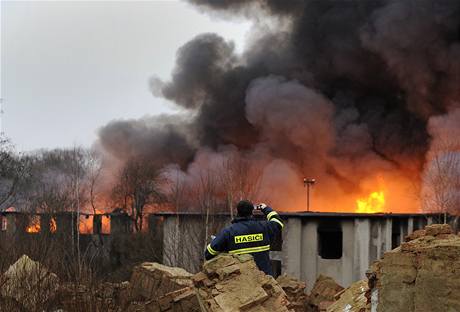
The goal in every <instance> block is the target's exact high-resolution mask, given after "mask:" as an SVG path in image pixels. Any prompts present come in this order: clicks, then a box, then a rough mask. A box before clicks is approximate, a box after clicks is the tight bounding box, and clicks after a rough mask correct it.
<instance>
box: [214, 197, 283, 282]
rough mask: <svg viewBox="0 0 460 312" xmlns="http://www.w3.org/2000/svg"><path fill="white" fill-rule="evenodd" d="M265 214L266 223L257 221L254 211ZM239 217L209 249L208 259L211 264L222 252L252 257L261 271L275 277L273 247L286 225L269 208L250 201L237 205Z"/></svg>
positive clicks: (216, 238) (220, 234) (219, 235)
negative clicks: (272, 258) (270, 254)
mask: <svg viewBox="0 0 460 312" xmlns="http://www.w3.org/2000/svg"><path fill="white" fill-rule="evenodd" d="M254 209H257V210H260V211H262V213H263V214H264V215H265V217H266V220H263V221H259V220H257V219H255V218H254V216H253V210H254ZM237 211H238V215H237V217H236V218H235V219H234V220H232V224H231V225H229V226H228V227H226V228H225V229H223V230H222V231H221V232H220V233H219V234H218V235H217V236H216V237H215V238H214V239H213V240H212V241H211V243H210V244H209V245H208V247H207V248H206V251H205V258H206V260H209V259H211V258H213V257H214V256H216V255H217V254H219V253H221V252H226V253H230V254H236V255H241V254H251V255H252V256H253V257H254V261H255V262H256V264H257V267H258V268H259V269H260V270H261V271H263V272H265V273H266V274H268V275H273V272H272V266H271V263H270V256H269V252H270V244H271V243H272V242H273V240H274V239H275V237H277V236H278V235H279V234H280V233H281V230H282V228H283V226H284V225H283V221H282V220H281V218H280V216H279V215H278V213H277V212H276V211H274V210H273V209H272V208H270V207H268V206H267V205H265V204H259V205H257V206H256V207H254V205H253V203H251V202H250V201H248V200H242V201H240V202H239V203H238V205H237Z"/></svg>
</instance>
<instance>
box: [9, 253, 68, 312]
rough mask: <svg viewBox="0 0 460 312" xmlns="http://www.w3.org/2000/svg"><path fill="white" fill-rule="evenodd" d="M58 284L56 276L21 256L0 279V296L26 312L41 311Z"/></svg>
mask: <svg viewBox="0 0 460 312" xmlns="http://www.w3.org/2000/svg"><path fill="white" fill-rule="evenodd" d="M58 283H59V278H58V277H57V275H56V274H54V273H51V272H50V271H48V269H47V268H46V267H44V266H43V265H42V264H40V263H39V262H37V261H34V260H32V259H30V258H29V257H28V256H26V255H23V256H22V257H21V258H19V259H18V260H17V261H16V262H15V263H14V264H12V265H11V266H10V267H9V268H8V270H7V271H6V272H5V273H3V275H2V276H1V277H0V285H2V287H1V290H0V294H1V296H2V297H4V298H11V299H13V300H15V301H16V302H17V303H18V304H19V305H21V306H22V307H23V308H24V309H25V310H26V311H41V310H43V307H46V306H47V305H48V304H49V303H50V301H51V300H52V299H53V298H54V297H55V295H56V291H57V288H58Z"/></svg>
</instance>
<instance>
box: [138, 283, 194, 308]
mask: <svg viewBox="0 0 460 312" xmlns="http://www.w3.org/2000/svg"><path fill="white" fill-rule="evenodd" d="M145 311H148V312H162V311H168V312H200V311H201V308H200V304H199V302H198V297H197V295H196V291H195V289H194V288H193V287H186V288H183V289H179V290H176V291H173V292H170V293H168V294H166V295H165V296H163V297H161V298H158V300H151V301H150V302H148V303H146V305H145Z"/></svg>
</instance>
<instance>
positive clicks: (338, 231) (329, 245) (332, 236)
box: [318, 222, 343, 259]
mask: <svg viewBox="0 0 460 312" xmlns="http://www.w3.org/2000/svg"><path fill="white" fill-rule="evenodd" d="M342 237H343V234H342V227H341V225H340V223H339V222H328V223H324V224H320V226H319V227H318V253H319V256H320V257H321V258H323V259H340V258H342V251H343V239H342Z"/></svg>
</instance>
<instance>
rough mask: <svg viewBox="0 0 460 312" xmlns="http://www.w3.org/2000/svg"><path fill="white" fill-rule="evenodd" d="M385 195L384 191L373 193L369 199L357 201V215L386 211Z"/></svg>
mask: <svg viewBox="0 0 460 312" xmlns="http://www.w3.org/2000/svg"><path fill="white" fill-rule="evenodd" d="M384 208H385V193H384V192H383V191H377V192H372V193H370V194H369V196H368V197H367V198H359V199H357V200H356V212H357V213H378V212H384V211H385V209H384Z"/></svg>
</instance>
